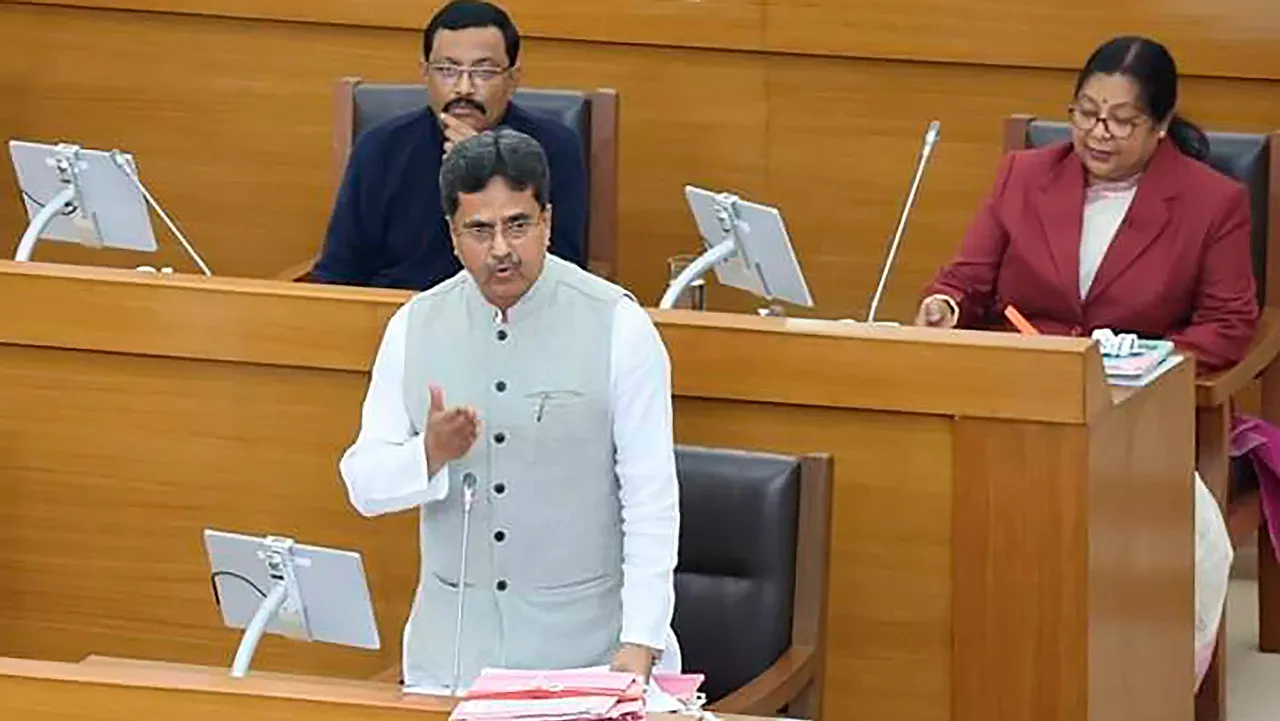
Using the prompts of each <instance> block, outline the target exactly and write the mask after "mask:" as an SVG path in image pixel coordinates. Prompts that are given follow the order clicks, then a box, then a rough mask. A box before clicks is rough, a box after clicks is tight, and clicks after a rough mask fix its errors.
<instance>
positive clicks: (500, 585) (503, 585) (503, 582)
mask: <svg viewBox="0 0 1280 721" xmlns="http://www.w3.org/2000/svg"><path fill="white" fill-rule="evenodd" d="M494 588H496V589H498V590H499V591H505V590H507V579H505V578H499V579H498V582H497V583H496V584H494Z"/></svg>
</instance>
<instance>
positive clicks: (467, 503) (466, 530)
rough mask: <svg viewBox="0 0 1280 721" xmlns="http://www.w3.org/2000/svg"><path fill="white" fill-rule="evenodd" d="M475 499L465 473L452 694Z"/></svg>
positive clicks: (472, 481) (458, 677)
mask: <svg viewBox="0 0 1280 721" xmlns="http://www.w3.org/2000/svg"><path fill="white" fill-rule="evenodd" d="M475 500H476V478H475V476H474V475H471V474H467V475H465V476H463V480H462V544H461V545H462V562H461V563H460V564H459V569H458V616H457V619H456V625H455V626H454V629H453V685H452V686H451V687H450V688H451V689H452V690H453V695H454V696H457V695H459V693H458V691H459V689H458V686H459V685H460V684H461V683H462V618H463V613H464V612H465V611H466V609H467V604H466V593H467V539H468V537H469V536H470V535H471V506H472V504H474V503H475Z"/></svg>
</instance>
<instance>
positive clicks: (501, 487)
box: [493, 481, 507, 496]
mask: <svg viewBox="0 0 1280 721" xmlns="http://www.w3.org/2000/svg"><path fill="white" fill-rule="evenodd" d="M493 492H494V493H496V494H498V495H499V496H501V495H502V494H504V493H506V492H507V484H505V483H503V482H501V481H499V482H497V483H495V484H493Z"/></svg>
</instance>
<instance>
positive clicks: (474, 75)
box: [427, 63, 511, 85]
mask: <svg viewBox="0 0 1280 721" xmlns="http://www.w3.org/2000/svg"><path fill="white" fill-rule="evenodd" d="M510 69H511V68H494V67H488V66H484V65H481V66H478V67H463V66H461V65H454V64H453V63H427V70H428V71H430V72H431V73H433V74H434V75H435V76H436V77H437V78H439V80H440V82H442V83H445V84H447V85H453V84H454V83H456V82H458V81H459V80H461V79H462V76H463V75H466V76H467V77H469V78H471V82H472V83H475V84H476V85H485V84H487V83H491V82H493V81H494V80H497V79H498V78H499V77H501V76H503V75H505V74H506V73H507V71H509V70H510Z"/></svg>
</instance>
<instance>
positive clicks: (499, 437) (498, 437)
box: [493, 431, 507, 445]
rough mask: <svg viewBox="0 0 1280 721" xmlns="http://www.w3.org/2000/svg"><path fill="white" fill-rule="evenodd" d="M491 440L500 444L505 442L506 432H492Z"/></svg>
mask: <svg viewBox="0 0 1280 721" xmlns="http://www.w3.org/2000/svg"><path fill="white" fill-rule="evenodd" d="M493 442H494V443H497V444H498V445H502V444H503V443H506V442H507V434H506V433H503V432H502V431H498V432H497V433H494V434H493Z"/></svg>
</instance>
